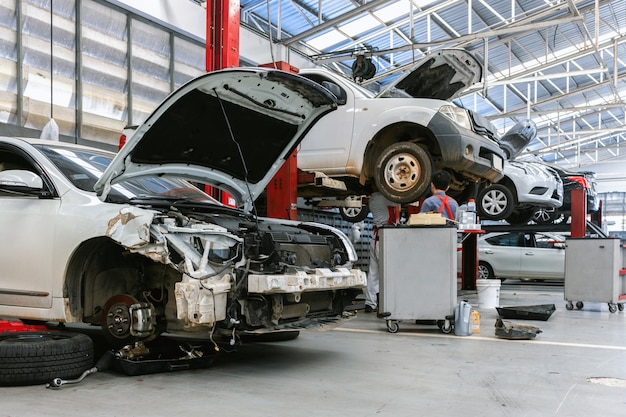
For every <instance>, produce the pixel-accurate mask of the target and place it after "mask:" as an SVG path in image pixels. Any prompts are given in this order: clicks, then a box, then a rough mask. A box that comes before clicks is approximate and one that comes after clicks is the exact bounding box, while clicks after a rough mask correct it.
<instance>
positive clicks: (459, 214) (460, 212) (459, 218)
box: [455, 204, 467, 229]
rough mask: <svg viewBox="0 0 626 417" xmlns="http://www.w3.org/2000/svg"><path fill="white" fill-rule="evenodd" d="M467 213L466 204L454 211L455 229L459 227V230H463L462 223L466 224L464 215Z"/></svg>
mask: <svg viewBox="0 0 626 417" xmlns="http://www.w3.org/2000/svg"><path fill="white" fill-rule="evenodd" d="M466 212H467V204H461V205H460V206H459V208H458V209H457V210H456V219H455V220H456V223H457V227H459V228H460V229H463V228H464V223H467V222H466V221H465V220H466V217H467V216H466V214H465V213H466Z"/></svg>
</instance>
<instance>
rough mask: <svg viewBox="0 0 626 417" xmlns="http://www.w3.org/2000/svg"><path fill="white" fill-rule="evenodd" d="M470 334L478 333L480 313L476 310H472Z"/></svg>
mask: <svg viewBox="0 0 626 417" xmlns="http://www.w3.org/2000/svg"><path fill="white" fill-rule="evenodd" d="M471 316H472V334H479V333H480V313H479V312H478V311H476V310H472V314H471Z"/></svg>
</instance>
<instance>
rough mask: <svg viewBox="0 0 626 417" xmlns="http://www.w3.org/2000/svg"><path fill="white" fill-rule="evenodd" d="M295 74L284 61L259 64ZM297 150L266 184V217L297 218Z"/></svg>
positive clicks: (296, 70)
mask: <svg viewBox="0 0 626 417" xmlns="http://www.w3.org/2000/svg"><path fill="white" fill-rule="evenodd" d="M259 66H260V67H264V68H276V69H279V70H282V71H288V72H293V73H295V74H297V73H298V72H299V71H300V70H299V69H298V68H296V67H292V66H291V65H289V64H288V63H286V62H284V61H279V62H276V63H269V64H262V65H259ZM297 152H298V150H297V149H296V150H294V151H293V153H292V154H291V155H289V158H287V160H286V161H285V163H284V164H283V166H282V167H281V168H280V169H279V170H278V172H277V173H276V175H274V178H273V179H272V182H271V183H269V184H268V186H267V217H273V218H276V219H287V220H297V219H298V156H297Z"/></svg>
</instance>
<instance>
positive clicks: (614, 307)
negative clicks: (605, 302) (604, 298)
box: [609, 303, 617, 313]
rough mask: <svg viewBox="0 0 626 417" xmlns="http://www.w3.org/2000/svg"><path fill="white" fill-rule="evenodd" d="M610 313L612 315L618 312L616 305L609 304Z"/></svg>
mask: <svg viewBox="0 0 626 417" xmlns="http://www.w3.org/2000/svg"><path fill="white" fill-rule="evenodd" d="M609 311H610V312H611V313H615V312H616V311H617V306H616V305H615V304H611V303H609Z"/></svg>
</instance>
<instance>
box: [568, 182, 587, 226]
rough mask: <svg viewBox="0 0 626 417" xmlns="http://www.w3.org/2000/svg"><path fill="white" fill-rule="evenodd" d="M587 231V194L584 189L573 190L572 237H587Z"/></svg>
mask: <svg viewBox="0 0 626 417" xmlns="http://www.w3.org/2000/svg"><path fill="white" fill-rule="evenodd" d="M586 231H587V192H586V191H585V190H584V189H582V188H581V189H575V190H572V221H571V224H570V236H571V237H585V234H586Z"/></svg>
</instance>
